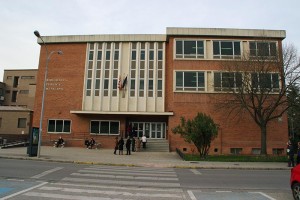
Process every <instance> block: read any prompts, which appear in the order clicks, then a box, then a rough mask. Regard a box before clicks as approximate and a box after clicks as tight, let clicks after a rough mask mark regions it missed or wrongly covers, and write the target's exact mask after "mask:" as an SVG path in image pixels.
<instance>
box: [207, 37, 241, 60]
mask: <svg viewBox="0 0 300 200" xmlns="http://www.w3.org/2000/svg"><path fill="white" fill-rule="evenodd" d="M213 49H214V50H213V52H214V58H215V59H240V58H241V42H239V41H214V42H213Z"/></svg>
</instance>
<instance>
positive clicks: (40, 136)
mask: <svg viewBox="0 0 300 200" xmlns="http://www.w3.org/2000/svg"><path fill="white" fill-rule="evenodd" d="M34 35H35V36H36V37H38V38H40V39H41V40H42V42H43V44H44V46H45V49H46V58H47V60H46V70H45V76H44V87H43V96H42V108H41V116H40V129H39V141H38V152H37V157H38V158H39V157H40V153H41V144H42V127H43V118H44V104H45V94H46V82H47V74H48V64H49V61H50V58H51V56H52V54H54V53H57V54H58V55H62V54H63V52H62V51H61V50H59V51H51V52H50V53H49V52H48V48H47V45H46V43H45V42H44V40H43V38H42V36H41V35H40V33H39V32H38V31H34Z"/></svg>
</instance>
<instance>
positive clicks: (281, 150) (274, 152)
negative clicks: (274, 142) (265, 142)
mask: <svg viewBox="0 0 300 200" xmlns="http://www.w3.org/2000/svg"><path fill="white" fill-rule="evenodd" d="M283 152H284V149H283V148H278V149H273V155H282V154H283Z"/></svg>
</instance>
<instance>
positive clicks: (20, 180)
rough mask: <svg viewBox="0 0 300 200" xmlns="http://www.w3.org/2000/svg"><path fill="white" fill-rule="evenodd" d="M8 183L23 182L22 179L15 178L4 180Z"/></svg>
mask: <svg viewBox="0 0 300 200" xmlns="http://www.w3.org/2000/svg"><path fill="white" fill-rule="evenodd" d="M6 180H8V181H19V182H23V181H24V180H22V179H15V178H9V179H6Z"/></svg>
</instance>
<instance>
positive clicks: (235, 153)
mask: <svg viewBox="0 0 300 200" xmlns="http://www.w3.org/2000/svg"><path fill="white" fill-rule="evenodd" d="M242 150H243V149H242V148H230V153H231V154H234V155H239V154H241V153H242Z"/></svg>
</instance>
